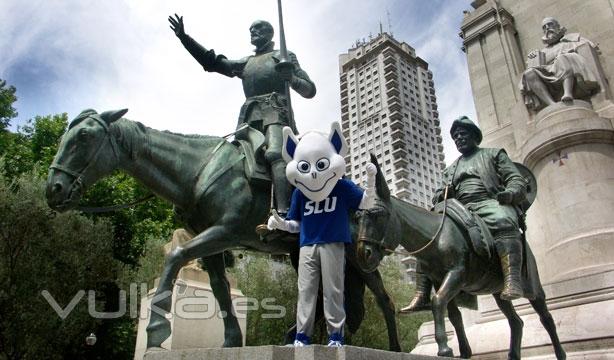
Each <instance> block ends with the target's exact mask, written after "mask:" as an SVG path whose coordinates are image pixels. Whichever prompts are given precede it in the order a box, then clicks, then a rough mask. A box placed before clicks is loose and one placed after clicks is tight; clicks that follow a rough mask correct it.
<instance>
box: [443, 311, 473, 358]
mask: <svg viewBox="0 0 614 360" xmlns="http://www.w3.org/2000/svg"><path fill="white" fill-rule="evenodd" d="M448 318H449V319H450V322H451V323H452V326H454V330H456V339H457V340H458V348H459V350H460V357H461V358H463V359H469V358H471V347H470V346H469V341H468V340H467V335H466V334H465V326H464V325H463V316H462V315H461V312H460V311H459V310H458V306H457V305H456V301H455V300H454V299H452V301H450V302H449V303H448Z"/></svg>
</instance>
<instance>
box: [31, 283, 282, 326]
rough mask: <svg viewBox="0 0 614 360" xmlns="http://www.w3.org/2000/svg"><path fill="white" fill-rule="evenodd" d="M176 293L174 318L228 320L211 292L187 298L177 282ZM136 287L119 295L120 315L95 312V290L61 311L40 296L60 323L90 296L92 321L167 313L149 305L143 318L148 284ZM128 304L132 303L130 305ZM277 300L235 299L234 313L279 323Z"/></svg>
mask: <svg viewBox="0 0 614 360" xmlns="http://www.w3.org/2000/svg"><path fill="white" fill-rule="evenodd" d="M176 285H177V288H176V289H177V291H175V303H174V308H173V309H172V314H171V316H178V317H179V318H182V319H210V318H213V317H215V316H217V317H218V318H220V319H223V318H225V317H226V313H225V312H224V311H221V310H219V306H218V304H217V301H216V300H215V297H214V296H213V294H212V293H211V292H209V291H204V290H200V289H195V290H194V292H193V294H191V295H189V296H188V295H187V294H186V291H185V290H186V284H185V283H183V282H182V281H177V283H176ZM138 287H139V286H138V285H137V284H130V290H129V297H128V296H127V294H126V291H125V290H120V291H119V301H118V303H119V308H118V309H117V311H113V312H101V311H97V310H96V292H95V291H94V290H89V291H87V292H86V291H85V290H79V291H77V293H76V294H75V296H73V298H72V299H71V300H70V301H69V302H68V304H67V305H66V306H65V307H62V306H61V305H60V304H58V302H57V301H56V299H55V298H54V297H53V295H51V293H50V292H49V291H47V290H43V291H41V295H42V296H43V298H45V300H47V303H48V304H49V305H50V306H51V308H52V309H53V310H54V311H55V312H56V314H58V316H59V317H60V319H62V320H64V319H66V318H67V317H68V316H69V315H70V313H71V312H72V311H73V310H74V309H75V307H76V306H77V305H78V304H79V302H80V301H81V299H83V297H84V296H85V294H86V293H87V310H88V313H89V315H90V316H91V317H93V318H95V319H116V318H119V317H122V316H124V315H126V314H127V313H128V314H129V316H130V317H131V318H133V319H135V318H137V317H139V315H140V318H141V319H146V318H147V316H148V314H149V310H151V311H153V312H155V313H158V314H161V315H165V314H166V312H165V311H164V310H162V309H160V308H158V307H157V306H153V307H152V306H151V305H148V306H147V307H146V308H141V311H140V314H139V309H138V304H137V302H138V301H139V296H138V295H139V292H140V297H141V298H146V297H147V294H148V291H147V284H146V283H143V284H140V289H138ZM172 296H173V293H172V292H171V291H165V292H163V293H161V294H158V295H156V296H155V298H154V299H153V300H154V303H159V301H160V300H163V299H166V298H167V297H172ZM128 300H129V301H128ZM276 301H277V299H275V298H264V299H262V300H258V299H255V298H250V297H237V298H234V299H232V307H233V310H234V312H235V315H236V316H237V318H241V319H242V318H245V317H247V313H248V312H249V311H256V310H258V309H262V310H263V311H262V315H261V316H262V318H263V319H279V318H283V317H284V316H286V308H285V307H284V306H281V305H276V304H275V302H276Z"/></svg>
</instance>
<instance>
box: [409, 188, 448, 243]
mask: <svg viewBox="0 0 614 360" xmlns="http://www.w3.org/2000/svg"><path fill="white" fill-rule="evenodd" d="M448 186H449V185H446V188H445V190H444V194H443V214H442V217H441V222H440V223H439V228H438V229H437V231H436V232H435V235H433V238H432V239H431V240H430V241H429V242H428V243H426V245H424V246H423V247H421V248H420V249H418V250H415V251H410V252H408V253H407V255H414V254H417V253H419V252H422V251H423V250H425V249H426V248H428V247H429V246H431V244H432V243H433V242H434V241H435V239H437V238H438V237H439V234H440V233H441V229H443V222H444V220H445V219H446V208H447V207H448V206H447V205H448Z"/></svg>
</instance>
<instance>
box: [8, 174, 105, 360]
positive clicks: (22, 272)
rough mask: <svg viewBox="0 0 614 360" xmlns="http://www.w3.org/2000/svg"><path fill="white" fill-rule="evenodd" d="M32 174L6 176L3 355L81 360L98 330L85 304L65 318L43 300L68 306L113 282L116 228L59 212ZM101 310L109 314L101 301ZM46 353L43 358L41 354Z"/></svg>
mask: <svg viewBox="0 0 614 360" xmlns="http://www.w3.org/2000/svg"><path fill="white" fill-rule="evenodd" d="M43 190H44V182H43V180H42V179H41V178H39V177H37V176H35V175H34V174H33V173H24V174H22V175H20V176H19V177H17V178H14V179H8V178H7V177H6V176H5V175H3V174H0V289H1V290H0V354H1V355H0V358H2V357H5V358H7V359H30V358H32V359H36V358H41V357H45V358H47V359H61V358H66V357H72V356H74V357H81V356H83V355H84V354H85V352H86V351H87V349H86V347H85V346H84V340H85V336H87V335H88V334H89V332H90V331H94V329H96V327H97V326H98V325H99V324H98V320H96V319H94V318H92V317H91V316H89V314H88V309H87V304H86V301H85V300H83V299H82V300H81V301H80V302H79V303H77V306H76V307H75V308H74V310H73V311H72V312H70V314H69V315H68V317H66V319H64V320H62V319H61V318H60V317H59V316H58V314H57V313H56V312H55V310H53V308H52V307H51V306H50V305H49V303H48V302H47V300H45V298H44V297H43V295H42V293H41V292H42V291H43V290H45V291H48V292H49V294H50V295H51V296H53V298H54V300H55V301H56V302H57V304H58V305H59V306H60V307H61V308H64V307H66V305H67V304H69V302H70V301H71V300H72V299H73V297H74V296H75V295H76V294H77V293H78V292H79V291H80V290H90V289H92V290H96V289H103V288H104V286H108V284H110V283H111V284H112V283H113V281H114V277H115V270H116V266H117V262H116V261H115V260H113V258H112V252H111V240H112V227H111V225H110V224H109V222H108V221H93V220H91V219H88V218H86V217H84V216H81V215H79V214H78V213H76V212H67V213H64V214H56V213H54V212H53V211H51V210H50V209H49V208H48V206H47V204H46V203H45V200H44V196H43ZM97 303H98V304H97V309H98V310H99V311H101V309H105V307H106V301H105V300H104V296H97ZM43 354H44V355H43Z"/></svg>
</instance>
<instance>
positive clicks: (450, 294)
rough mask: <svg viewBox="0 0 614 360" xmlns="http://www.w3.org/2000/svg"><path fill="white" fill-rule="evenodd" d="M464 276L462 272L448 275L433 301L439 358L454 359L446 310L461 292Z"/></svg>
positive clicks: (452, 272) (451, 272)
mask: <svg viewBox="0 0 614 360" xmlns="http://www.w3.org/2000/svg"><path fill="white" fill-rule="evenodd" d="M461 279H462V276H461V271H460V270H452V271H450V272H448V273H447V274H446V276H445V277H444V279H443V281H442V283H441V286H440V287H439V289H438V290H437V293H436V294H435V296H433V299H432V300H431V303H432V311H433V321H434V323H435V341H436V342H437V347H438V348H439V351H437V355H438V356H447V357H452V356H454V353H453V351H452V349H451V348H450V347H449V346H448V336H447V335H446V323H445V310H446V307H447V306H448V303H449V302H450V301H451V300H452V299H453V298H454V297H455V296H456V295H458V293H459V292H460V288H461V283H462V280H461Z"/></svg>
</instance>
